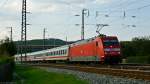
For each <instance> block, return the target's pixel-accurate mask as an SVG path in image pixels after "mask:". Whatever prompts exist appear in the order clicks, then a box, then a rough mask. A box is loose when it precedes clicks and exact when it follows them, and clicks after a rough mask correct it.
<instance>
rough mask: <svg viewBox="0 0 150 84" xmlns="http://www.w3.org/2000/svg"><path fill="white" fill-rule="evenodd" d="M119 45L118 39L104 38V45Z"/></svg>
mask: <svg viewBox="0 0 150 84" xmlns="http://www.w3.org/2000/svg"><path fill="white" fill-rule="evenodd" d="M111 45H119V42H118V40H104V46H111Z"/></svg>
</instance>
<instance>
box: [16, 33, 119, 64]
mask: <svg viewBox="0 0 150 84" xmlns="http://www.w3.org/2000/svg"><path fill="white" fill-rule="evenodd" d="M120 48H121V47H120V43H119V41H118V38H117V36H96V37H93V38H90V39H86V40H81V41H78V42H75V43H72V44H68V45H64V46H60V47H56V48H52V49H46V50H42V51H36V52H32V53H27V56H26V57H25V55H22V56H21V55H19V54H18V55H15V61H17V62H21V61H22V62H56V61H64V62H80V63H82V62H83V63H86V62H87V63H109V64H118V63H120V62H121V49H120Z"/></svg>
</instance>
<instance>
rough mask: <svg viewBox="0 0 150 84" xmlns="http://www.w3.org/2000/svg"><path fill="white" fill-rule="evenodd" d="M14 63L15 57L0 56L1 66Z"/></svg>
mask: <svg viewBox="0 0 150 84" xmlns="http://www.w3.org/2000/svg"><path fill="white" fill-rule="evenodd" d="M13 61H14V58H13V57H9V56H7V55H3V56H2V55H1V56H0V65H1V64H5V63H10V62H13Z"/></svg>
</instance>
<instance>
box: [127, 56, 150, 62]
mask: <svg viewBox="0 0 150 84" xmlns="http://www.w3.org/2000/svg"><path fill="white" fill-rule="evenodd" d="M127 63H142V64H150V56H149V55H148V56H130V57H127Z"/></svg>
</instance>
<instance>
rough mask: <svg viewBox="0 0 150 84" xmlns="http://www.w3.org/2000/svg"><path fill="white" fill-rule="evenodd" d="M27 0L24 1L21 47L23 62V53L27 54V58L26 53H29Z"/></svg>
mask: <svg viewBox="0 0 150 84" xmlns="http://www.w3.org/2000/svg"><path fill="white" fill-rule="evenodd" d="M26 13H27V11H26V0H23V1H22V23H21V43H22V45H21V46H22V47H21V62H22V55H23V53H24V54H25V60H26V53H27V47H26V46H27V42H26V40H27V34H26V30H27V22H26V20H27V18H26Z"/></svg>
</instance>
